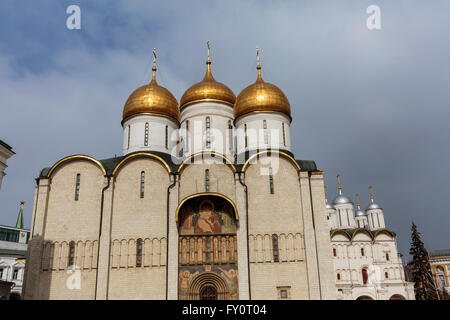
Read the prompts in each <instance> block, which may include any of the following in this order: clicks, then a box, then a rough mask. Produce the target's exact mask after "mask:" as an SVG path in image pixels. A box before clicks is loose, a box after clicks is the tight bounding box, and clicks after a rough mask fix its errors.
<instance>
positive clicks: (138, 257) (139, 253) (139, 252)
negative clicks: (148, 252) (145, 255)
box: [136, 239, 142, 267]
mask: <svg viewBox="0 0 450 320" xmlns="http://www.w3.org/2000/svg"><path fill="white" fill-rule="evenodd" d="M141 266H142V239H137V241H136V267H141Z"/></svg>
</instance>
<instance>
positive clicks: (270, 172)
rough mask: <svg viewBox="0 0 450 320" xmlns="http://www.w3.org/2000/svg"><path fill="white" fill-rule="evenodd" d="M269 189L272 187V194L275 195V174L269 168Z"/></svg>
mask: <svg viewBox="0 0 450 320" xmlns="http://www.w3.org/2000/svg"><path fill="white" fill-rule="evenodd" d="M269 187H270V193H271V194H274V190H273V173H272V168H269Z"/></svg>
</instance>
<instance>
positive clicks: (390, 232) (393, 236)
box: [374, 228, 395, 240]
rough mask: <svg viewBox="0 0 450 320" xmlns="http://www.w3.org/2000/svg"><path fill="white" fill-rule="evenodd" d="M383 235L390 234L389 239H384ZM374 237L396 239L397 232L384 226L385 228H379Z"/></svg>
mask: <svg viewBox="0 0 450 320" xmlns="http://www.w3.org/2000/svg"><path fill="white" fill-rule="evenodd" d="M382 235H386V236H388V237H389V239H386V238H385V239H382V238H383V237H382ZM374 238H375V239H377V240H392V239H395V233H394V232H392V231H391V230H389V229H385V228H383V229H379V230H377V231H376V232H375V235H374Z"/></svg>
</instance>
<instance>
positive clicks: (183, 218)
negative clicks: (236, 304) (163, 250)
mask: <svg viewBox="0 0 450 320" xmlns="http://www.w3.org/2000/svg"><path fill="white" fill-rule="evenodd" d="M179 217H180V219H179V245H178V248H179V249H178V253H179V255H178V266H179V267H178V271H179V272H178V298H179V299H184V300H188V299H189V300H199V299H208V300H214V299H219V300H235V299H238V293H239V290H238V267H237V238H236V222H235V219H234V217H235V213H234V209H233V206H232V205H231V204H230V203H229V202H228V201H226V200H225V199H223V198H220V197H215V196H200V197H198V198H193V199H190V200H189V201H187V202H186V203H185V204H184V205H183V207H182V208H181V209H180V212H179ZM205 288H207V289H208V290H204V289H205ZM202 292H207V297H203V294H202Z"/></svg>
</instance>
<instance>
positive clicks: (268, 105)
mask: <svg viewBox="0 0 450 320" xmlns="http://www.w3.org/2000/svg"><path fill="white" fill-rule="evenodd" d="M258 58H259V57H258ZM256 69H257V70H258V77H257V79H256V82H255V83H253V84H251V85H249V86H248V87H247V88H245V89H244V90H242V92H241V93H240V94H239V95H238V97H237V99H236V103H235V104H234V118H235V119H237V118H239V117H240V116H243V115H244V114H247V113H250V112H254V111H259V112H264V111H266V112H274V111H275V112H281V113H284V114H286V115H287V116H288V117H289V118H291V107H290V104H289V101H288V99H287V97H286V95H285V94H284V93H283V91H281V90H280V89H279V88H278V87H277V86H275V85H273V84H270V83H267V82H264V81H263V79H262V77H261V66H260V64H259V60H258V66H257V67H256Z"/></svg>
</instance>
